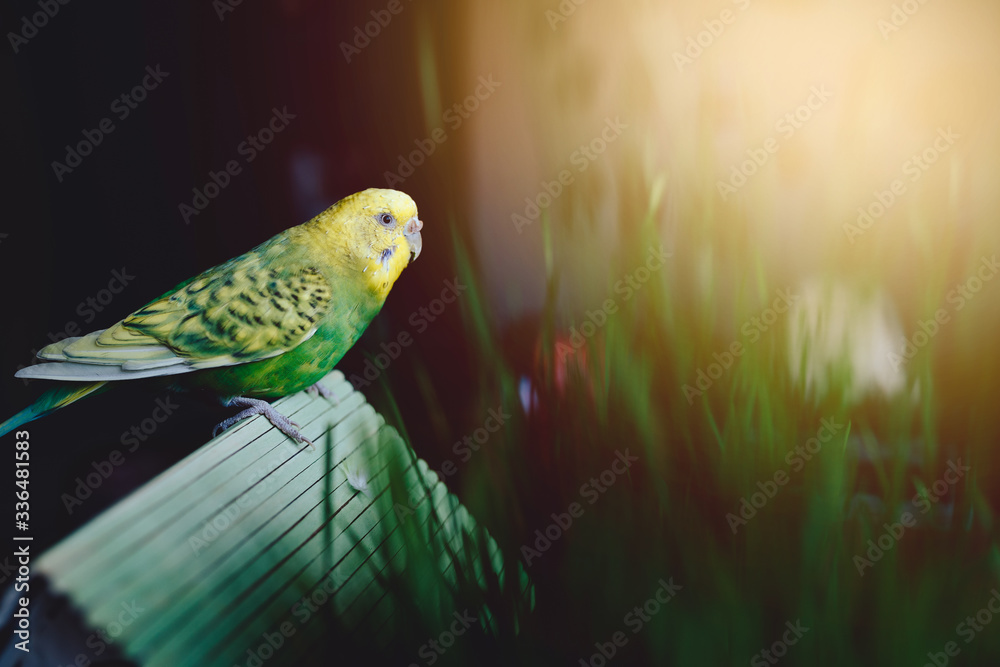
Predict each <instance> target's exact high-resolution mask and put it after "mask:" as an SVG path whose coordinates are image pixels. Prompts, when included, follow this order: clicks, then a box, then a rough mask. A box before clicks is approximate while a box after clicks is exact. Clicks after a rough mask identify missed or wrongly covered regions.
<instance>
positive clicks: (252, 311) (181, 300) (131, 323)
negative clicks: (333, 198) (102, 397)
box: [0, 189, 422, 435]
mask: <svg viewBox="0 0 1000 667" xmlns="http://www.w3.org/2000/svg"><path fill="white" fill-rule="evenodd" d="M421 228H422V223H421V222H420V220H419V219H418V218H417V208H416V205H415V204H414V203H413V200H412V199H410V197H409V196H407V195H406V194H404V193H402V192H397V191H395V190H376V189H372V190H365V191H363V192H359V193H357V194H355V195H352V196H350V197H347V198H345V199H342V200H341V201H339V202H337V203H336V204H334V205H333V206H332V207H330V208H329V209H327V210H326V211H324V212H323V213H321V214H320V215H318V216H316V217H315V218H313V219H312V220H310V221H308V222H306V223H304V224H302V225H299V226H298V227H293V228H291V229H288V230H286V231H284V232H282V233H281V234H278V235H277V236H275V237H274V238H272V239H270V240H268V241H266V242H264V243H262V244H261V245H259V246H257V247H256V248H254V249H253V250H250V251H249V252H247V253H245V254H243V255H240V256H239V257H236V258H234V259H232V260H230V261H228V262H225V263H223V264H220V265H218V266H215V267H213V268H211V269H209V270H207V271H205V272H204V273H202V274H200V275H198V276H195V277H194V278H192V279H190V280H187V281H184V282H183V283H181V284H179V285H178V286H177V287H175V288H174V289H172V290H170V291H169V292H167V293H166V294H164V295H163V296H161V297H159V298H158V299H155V300H153V301H152V302H150V303H148V304H146V305H145V306H143V307H142V308H140V309H139V310H137V311H135V312H134V313H132V314H131V315H129V316H128V317H126V318H124V319H123V320H121V321H120V322H118V323H116V324H114V325H113V326H111V327H109V328H108V329H105V330H103V331H95V332H93V333H90V334H88V335H86V336H82V337H80V338H73V339H67V340H64V341H60V342H59V343H55V344H53V345H49V346H47V347H45V348H44V349H43V350H42V351H41V352H40V353H39V357H41V358H42V359H45V360H47V361H50V362H53V363H44V364H38V365H35V366H31V367H28V368H25V369H22V370H21V371H19V372H18V374H17V375H18V376H19V377H28V378H44V379H50V380H62V381H72V382H74V383H87V385H81V384H76V385H75V386H70V387H69V388H66V389H63V390H58V391H56V392H54V393H53V392H49V394H46V395H45V396H43V397H42V398H41V399H39V401H38V402H37V403H36V404H35V405H34V406H32V407H31V408H28V409H26V410H24V411H22V412H21V413H19V414H18V415H17V416H16V417H14V418H12V419H10V420H8V421H7V422H5V423H4V424H3V425H2V426H0V435H3V434H4V433H7V432H9V431H10V430H12V429H14V428H17V426H19V425H20V424H23V423H25V422H27V421H30V420H31V419H36V418H37V417H39V416H42V415H43V414H47V413H48V412H51V411H52V410H54V409H57V408H59V407H62V406H64V405H68V404H69V403H71V402H73V401H75V400H77V399H78V398H82V397H83V396H85V395H87V394H88V393H91V391H93V389H92V390H91V391H87V392H84V391H81V387H83V386H94V385H99V384H103V383H116V382H119V381H125V380H132V379H142V378H160V377H163V378H166V377H168V376H176V377H170V378H169V380H170V383H171V384H173V385H174V386H176V387H179V388H185V389H186V388H204V389H209V390H211V391H214V392H216V393H217V394H219V395H220V396H222V397H232V396H244V397H256V398H278V397H281V396H284V395H287V394H290V393H294V392H297V391H300V390H302V389H304V388H306V387H310V386H312V385H314V384H316V383H317V382H318V381H319V380H320V379H321V378H322V377H324V376H326V375H327V374H328V373H329V372H330V371H331V370H333V367H334V366H335V365H336V364H337V362H338V361H340V359H341V358H342V357H343V356H344V354H345V353H346V352H347V351H348V350H349V349H350V348H351V346H352V345H354V343H355V342H357V340H358V338H360V337H361V334H362V333H364V331H365V329H366V328H367V327H368V324H369V323H370V322H371V320H372V319H373V318H374V317H375V316H376V315H377V314H378V312H379V310H381V308H382V304H383V303H384V302H385V299H386V297H387V296H388V294H389V290H390V289H391V288H392V285H393V283H395V281H396V279H397V278H398V277H399V275H400V273H401V272H402V270H403V269H404V268H405V267H406V266H407V264H408V263H409V262H410V256H411V254H412V255H413V257H414V258H416V256H417V255H419V253H420V250H421V247H422V240H421V237H420V229H421Z"/></svg>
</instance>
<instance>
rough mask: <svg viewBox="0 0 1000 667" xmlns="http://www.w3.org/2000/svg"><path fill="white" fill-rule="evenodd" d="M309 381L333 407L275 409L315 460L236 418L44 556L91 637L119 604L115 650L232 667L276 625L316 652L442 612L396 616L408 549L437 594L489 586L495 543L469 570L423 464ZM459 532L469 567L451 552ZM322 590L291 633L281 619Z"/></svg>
mask: <svg viewBox="0 0 1000 667" xmlns="http://www.w3.org/2000/svg"><path fill="white" fill-rule="evenodd" d="M323 383H324V385H325V386H327V387H328V388H329V389H331V390H332V391H333V392H334V394H335V396H336V398H335V399H334V400H328V399H325V398H322V397H319V396H316V397H312V396H309V395H308V394H307V393H305V392H301V393H299V394H295V395H293V396H288V397H286V398H283V399H281V400H279V401H277V402H275V407H276V408H277V409H278V410H279V411H281V412H282V414H285V415H287V416H289V417H290V418H291V419H292V420H293V421H296V422H297V423H298V424H299V425H300V426H301V429H302V432H303V433H304V435H306V437H308V438H309V439H310V440H312V441H313V442H314V443H315V444H316V448H315V449H310V448H308V447H305V446H300V445H298V444H296V443H293V442H292V441H291V440H289V439H288V438H287V437H285V436H284V435H283V434H281V433H280V432H278V431H277V430H275V429H274V428H272V427H271V425H270V424H269V423H268V422H267V421H266V420H265V419H263V418H262V417H254V418H252V419H249V420H246V421H244V422H242V423H240V424H239V425H237V426H236V427H234V428H232V429H231V430H229V431H227V432H225V433H223V434H222V435H220V436H219V437H218V438H215V439H214V440H212V441H211V442H209V443H207V444H206V445H205V446H204V447H202V448H200V449H199V450H198V451H196V452H194V453H192V454H191V455H190V456H188V457H187V458H185V459H184V460H182V461H180V462H179V463H177V464H176V465H174V466H173V467H171V468H170V469H169V470H167V471H165V472H164V473H162V474H161V475H159V476H157V477H156V478H154V479H153V480H151V481H150V482H149V483H147V484H146V485H145V486H143V487H142V488H140V489H138V490H137V491H136V492H134V493H133V494H131V495H130V496H129V497H127V498H126V499H124V500H123V501H121V502H120V503H118V504H117V505H115V506H114V507H112V508H110V509H109V510H108V511H106V512H104V513H103V514H101V515H100V516H98V517H97V518H95V519H94V520H93V521H91V522H90V523H88V524H87V525H85V526H84V527H82V528H81V529H80V530H78V531H77V532H75V533H74V534H73V535H71V536H69V537H68V538H67V539H65V540H63V541H62V542H61V543H59V544H58V545H56V546H55V547H53V548H52V549H50V550H49V551H48V552H46V553H45V554H44V555H43V556H42V558H41V559H40V560H39V564H38V569H39V571H40V572H41V573H43V574H44V575H46V576H47V577H48V578H49V580H50V581H51V583H52V585H53V587H54V589H55V590H57V591H59V592H61V593H63V594H66V595H67V596H69V598H70V599H71V600H72V601H73V603H74V604H75V606H76V607H77V608H78V609H79V610H80V611H81V613H82V614H83V616H84V618H86V620H87V621H88V623H90V624H91V625H92V626H93V627H96V628H104V627H107V626H108V625H109V624H112V623H114V622H115V621H116V620H117V618H118V615H119V614H120V612H121V609H122V607H121V605H122V603H126V604H127V603H129V602H131V601H133V600H134V601H135V603H136V604H137V605H138V606H140V607H142V608H144V609H145V611H144V612H143V613H142V614H141V615H140V616H139V617H138V618H137V619H135V621H134V622H133V623H131V624H130V625H128V626H126V627H124V628H123V629H122V633H121V634H120V635H119V636H118V637H117V638H116V641H117V643H118V645H119V646H120V647H121V648H122V649H123V651H124V652H125V653H127V654H128V655H130V656H131V657H132V658H133V659H135V660H136V661H137V662H139V663H140V664H143V665H148V666H151V667H156V666H160V665H163V666H164V667H166V666H173V665H178V664H198V665H215V664H218V665H232V664H235V663H240V664H242V663H243V662H244V661H245V658H246V651H247V650H248V649H256V648H258V647H259V646H260V645H261V644H262V642H263V636H264V633H274V632H276V631H278V629H279V626H280V625H281V624H282V623H283V622H290V623H291V624H292V626H293V627H294V628H295V635H296V636H295V637H294V639H295V641H294V642H288V644H289V646H294V648H290V649H288V650H289V651H290V652H292V653H300V652H303V651H307V650H308V647H309V646H310V645H316V646H318V645H320V644H321V643H322V642H323V641H324V640H325V636H324V635H325V628H326V625H325V624H326V623H329V622H331V619H333V622H335V623H336V624H337V627H339V628H342V629H349V630H350V631H352V632H361V633H371V635H372V636H373V637H374V636H375V631H376V630H378V631H379V636H381V637H383V638H386V637H388V636H389V635H388V633H390V632H391V629H392V627H393V621H394V619H395V617H396V615H397V614H399V613H400V612H402V611H403V610H405V609H412V608H414V606H416V607H421V606H425V605H427V604H440V603H442V602H443V603H444V604H447V598H448V593H447V591H444V590H442V591H437V592H436V593H435V595H436V596H437V598H440V599H435V600H419V601H409V604H400V601H398V600H395V599H394V596H395V595H398V594H399V592H398V590H396V589H393V588H392V587H391V586H390V587H389V588H387V585H388V584H387V582H389V581H391V579H392V577H393V576H398V575H399V573H401V572H403V571H404V570H405V568H406V567H407V564H408V557H409V558H412V556H410V551H411V550H412V547H413V544H412V542H410V543H408V541H407V540H412V539H413V537H412V536H413V535H420V536H422V537H421V538H420V539H422V540H428V543H427V544H426V545H425V547H424V549H425V550H426V549H429V550H430V551H429V553H431V554H433V558H432V561H431V562H435V561H436V563H437V567H438V568H439V570H440V573H441V574H442V575H443V577H444V580H445V581H449V582H451V583H452V584H454V582H455V581H456V574H455V569H456V568H461V569H462V571H463V572H464V573H465V577H466V578H467V579H469V580H473V581H477V582H479V585H480V586H482V587H485V585H486V571H487V570H486V568H487V567H489V568H491V569H492V571H493V572H494V573H495V574H496V575H497V576H498V577H501V578H502V577H503V574H504V564H503V562H502V559H501V557H500V553H499V549H498V547H497V545H496V543H495V542H494V541H493V540H492V538H490V537H489V536H485V539H486V541H487V544H486V548H487V553H488V554H489V555H490V562H489V563H482V562H481V559H480V551H479V546H478V543H476V542H475V540H476V539H477V537H476V536H478V535H480V534H481V533H480V531H479V530H478V529H477V527H476V522H475V521H474V519H473V518H472V517H471V516H470V515H469V513H468V512H467V511H466V510H465V508H464V507H463V506H462V505H461V504H460V503H459V501H458V499H457V498H456V497H455V496H454V495H452V494H450V493H448V490H447V488H446V487H445V485H444V484H443V483H442V482H441V481H440V480H439V479H438V477H437V475H436V473H434V472H433V471H432V470H430V468H429V467H428V466H427V464H426V462H424V461H422V460H420V459H417V458H416V456H415V455H414V454H413V452H412V450H411V449H410V448H409V446H408V445H406V443H405V442H404V441H403V440H402V439H401V438H400V437H399V435H398V434H397V433H396V431H395V430H394V429H392V428H391V427H389V426H387V425H386V424H385V422H384V420H383V419H382V417H381V416H380V415H378V414H377V413H376V412H375V411H374V410H373V409H372V408H371V406H369V405H368V404H367V403H366V402H365V400H364V397H363V396H362V395H361V394H360V393H358V392H356V391H354V389H353V387H352V386H351V384H350V383H349V382H347V381H346V379H345V378H344V376H343V374H341V373H340V372H339V371H334V372H333V373H331V374H330V375H329V376H327V377H326V378H325V379H324V381H323ZM348 469H350V470H351V471H354V472H358V471H360V472H362V473H363V474H364V475H365V477H366V478H367V490H365V491H364V492H362V491H360V490H358V489H356V488H355V487H354V486H353V485H352V483H351V482H350V481H349V479H348ZM394 489H397V490H396V491H394ZM399 489H401V490H402V491H399ZM400 493H402V494H405V496H406V498H404V499H402V500H401V502H402V503H403V504H407V502H408V500H409V499H410V498H413V499H414V502H413V504H412V506H410V505H407V507H408V509H410V510H412V514H410V515H408V516H405V517H403V518H402V523H401V521H400V517H399V516H398V515H397V512H396V511H395V509H394V508H395V503H396V502H397V501H400V498H399V495H400ZM411 522H412V523H411ZM463 533H465V534H467V535H468V536H469V539H472V540H473V543H474V544H476V548H475V549H474V550H472V551H473V553H464V548H465V541H464V539H463ZM483 535H484V533H483ZM444 545H448V548H447V549H446V548H444ZM452 556H455V557H456V558H454V559H453V558H452ZM456 559H457V560H458V562H457V563H456V562H455V560H456ZM518 572H519V574H520V575H521V579H520V586H519V590H521V591H523V592H524V594H525V595H528V596H530V595H531V590H530V583H529V582H528V580H527V577H526V576H525V575H524V573H523V570H521V569H520V568H519V569H518ZM324 584H325V586H324ZM328 589H330V590H332V591H333V593H332V594H331V595H329V598H330V599H329V600H327V601H326V602H325V603H324V604H322V606H321V609H320V610H319V612H318V613H317V614H314V615H312V616H313V618H311V619H310V620H309V622H308V623H304V624H303V623H302V617H301V615H297V614H294V613H293V610H294V609H295V608H296V607H295V605H296V604H297V603H298V602H299V601H300V600H302V599H303V597H304V596H320V595H322V596H326V591H327V590H328ZM300 614H301V612H300ZM484 627H485V626H484ZM286 657H288V656H286Z"/></svg>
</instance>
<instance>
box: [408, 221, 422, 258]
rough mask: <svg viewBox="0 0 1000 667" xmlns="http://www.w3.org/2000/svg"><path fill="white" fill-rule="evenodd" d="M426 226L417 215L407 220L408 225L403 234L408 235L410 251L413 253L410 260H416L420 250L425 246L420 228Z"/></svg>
mask: <svg viewBox="0 0 1000 667" xmlns="http://www.w3.org/2000/svg"><path fill="white" fill-rule="evenodd" d="M423 228H424V223H422V222H420V219H419V218H418V217H417V216H413V217H412V218H410V219H409V220H407V222H406V227H405V228H404V230H403V236H405V237H406V241H407V243H409V244H410V252H411V253H413V254H412V256H411V258H410V261H411V262H413V261H416V259H417V257H420V250H421V248H423V246H424V242H423V239H422V238H420V230H421V229H423Z"/></svg>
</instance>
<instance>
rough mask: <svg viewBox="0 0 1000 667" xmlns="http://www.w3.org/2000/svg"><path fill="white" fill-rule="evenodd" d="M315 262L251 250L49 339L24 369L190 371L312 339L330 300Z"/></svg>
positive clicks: (121, 374) (129, 373)
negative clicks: (75, 333)
mask: <svg viewBox="0 0 1000 667" xmlns="http://www.w3.org/2000/svg"><path fill="white" fill-rule="evenodd" d="M332 297H333V291H332V288H331V286H330V283H329V281H328V280H327V278H326V277H325V276H324V275H323V274H322V273H321V272H320V271H319V269H316V268H314V267H311V266H307V265H298V266H293V267H274V266H268V265H267V264H266V263H265V262H264V260H263V258H262V257H261V256H260V255H257V254H247V255H244V256H242V257H239V258H237V259H235V260H232V261H230V262H227V263H225V264H222V265H220V266H217V267H215V268H213V269H210V270H208V271H206V272H205V273H203V274H201V275H200V276H198V277H196V278H195V279H193V280H192V281H190V282H189V283H187V284H184V285H182V286H180V287H178V288H177V289H175V290H174V291H172V292H169V293H167V294H165V295H163V296H162V297H160V298H159V299H157V300H155V301H153V302H152V303H149V304H148V305H146V306H144V307H143V308H141V309H139V310H137V311H136V312H134V313H132V314H131V315H129V316H128V317H126V318H125V319H124V320H122V321H121V322H118V323H117V324H115V325H114V326H112V327H110V328H108V329H106V330H103V331H95V332H93V333H91V334H88V335H86V336H83V337H80V338H75V339H67V340H64V341H60V342H58V343H56V344H54V345H49V346H47V347H45V348H44V349H43V350H42V351H41V352H39V354H38V356H39V357H40V358H42V359H47V360H50V361H57V362H60V363H52V364H36V365H35V366H29V367H27V368H24V369H22V370H21V371H19V372H18V373H17V375H18V377H29V378H46V379H53V380H56V379H59V380H118V379H137V378H143V377H152V376H158V375H173V374H178V373H188V372H191V371H196V370H201V369H205V368H216V367H219V366H233V365H236V364H244V363H248V362H251V361H259V360H261V359H267V358H269V357H274V356H276V355H279V354H281V353H283V352H287V351H288V350H291V349H293V348H294V347H296V346H297V345H299V344H300V343H302V342H303V341H305V340H308V339H309V337H311V336H312V335H313V334H314V333H316V328H317V327H318V326H319V324H320V321H321V319H322V318H323V316H324V315H325V314H326V313H327V311H328V310H329V309H330V307H331V301H332Z"/></svg>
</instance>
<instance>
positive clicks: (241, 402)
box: [212, 396, 316, 449]
mask: <svg viewBox="0 0 1000 667" xmlns="http://www.w3.org/2000/svg"><path fill="white" fill-rule="evenodd" d="M224 405H225V406H226V407H227V408H228V407H232V406H236V407H240V408H245V409H244V410H241V411H240V412H238V413H237V414H235V415H233V416H232V417H230V418H229V419H226V420H224V421H222V422H220V423H218V424H216V426H215V428H214V429H212V437H213V438H214V437H215V436H216V435H218V434H219V433H220V432H221V431H225V430H226V429H228V428H229V427H231V426H233V425H234V424H236V423H238V422H241V421H243V420H244V419H247V418H248V417H253V416H254V415H263V416H264V418H265V419H267V421H269V422H271V425H272V426H274V427H275V428H276V429H278V430H279V431H281V432H282V433H284V434H285V435H287V436H288V437H289V438H291V439H292V440H294V441H295V442H304V443H306V444H307V445H309V448H310V449H316V446H315V445H313V443H312V441H311V440H309V438H307V437H305V436H304V435H302V432H301V431H299V429H300V428H301V426H299V425H298V424H296V423H295V422H293V421H292V420H291V419H289V418H288V417H286V416H285V415H283V414H281V413H280V412H278V411H277V410H275V409H274V406H272V405H271V404H270V403H268V402H267V401H263V400H261V399H259V398H249V397H247V396H233V397H232V398H230V399H229V400H228V401H226V402H225V403H224Z"/></svg>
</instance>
